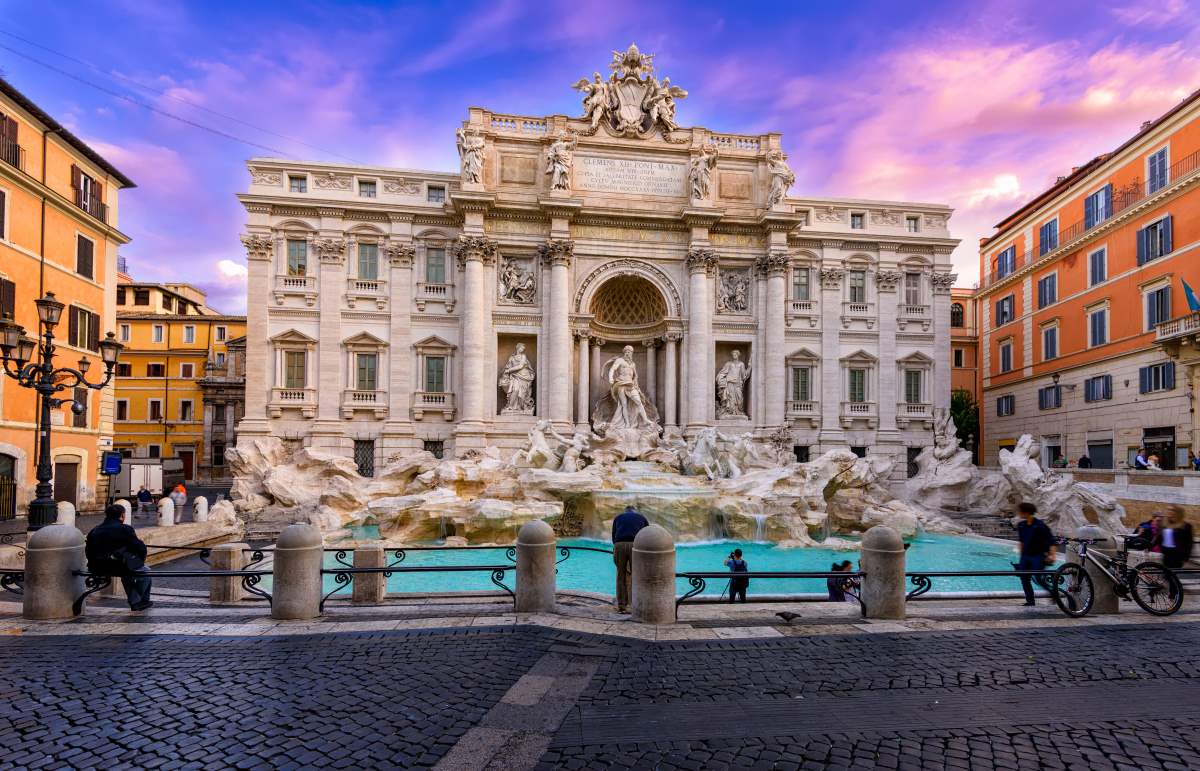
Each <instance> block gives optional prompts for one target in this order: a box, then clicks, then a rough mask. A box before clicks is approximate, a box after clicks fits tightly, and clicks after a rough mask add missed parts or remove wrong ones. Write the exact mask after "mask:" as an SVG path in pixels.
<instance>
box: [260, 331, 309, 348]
mask: <svg viewBox="0 0 1200 771" xmlns="http://www.w3.org/2000/svg"><path fill="white" fill-rule="evenodd" d="M270 342H272V343H274V344H275V345H309V346H312V345H316V344H317V341H316V339H315V338H312V337H309V336H308V335H306V334H304V333H303V332H297V331H296V330H294V329H289V330H287V331H285V332H280V333H279V334H277V335H275V336H274V337H272V338H271V339H270Z"/></svg>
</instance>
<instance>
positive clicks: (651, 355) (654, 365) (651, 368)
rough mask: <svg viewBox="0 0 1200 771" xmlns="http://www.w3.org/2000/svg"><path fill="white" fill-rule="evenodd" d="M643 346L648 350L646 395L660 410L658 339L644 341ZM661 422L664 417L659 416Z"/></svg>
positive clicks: (655, 407) (656, 408)
mask: <svg viewBox="0 0 1200 771" xmlns="http://www.w3.org/2000/svg"><path fill="white" fill-rule="evenodd" d="M642 345H643V346H644V347H645V348H646V386H645V389H644V390H645V391H646V395H647V396H649V397H650V403H651V404H653V405H654V409H655V410H656V411H657V410H658V338H656V337H652V338H650V339H649V340H643V341H642ZM659 419H660V421H661V419H662V416H661V415H659Z"/></svg>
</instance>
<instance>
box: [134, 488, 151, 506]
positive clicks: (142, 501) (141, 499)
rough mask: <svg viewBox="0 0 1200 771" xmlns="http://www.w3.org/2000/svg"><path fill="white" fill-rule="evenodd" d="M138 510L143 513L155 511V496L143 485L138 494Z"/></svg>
mask: <svg viewBox="0 0 1200 771" xmlns="http://www.w3.org/2000/svg"><path fill="white" fill-rule="evenodd" d="M137 502H138V509H139V510H141V511H154V496H153V495H151V494H150V491H149V490H147V489H146V486H145V485H142V487H141V489H139V490H138V494H137Z"/></svg>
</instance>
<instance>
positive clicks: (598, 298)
mask: <svg viewBox="0 0 1200 771" xmlns="http://www.w3.org/2000/svg"><path fill="white" fill-rule="evenodd" d="M591 312H592V317H593V318H594V319H595V321H596V323H597V324H599V325H600V326H603V327H609V328H615V329H620V328H634V329H637V330H642V329H645V328H646V327H652V326H654V325H656V324H660V323H662V321H663V320H664V319H665V318H666V316H667V303H666V301H665V300H664V299H663V296H662V293H660V292H659V291H658V288H657V287H656V286H654V284H652V283H650V282H649V281H648V280H647V279H645V278H642V277H641V276H614V277H613V278H610V279H609V280H608V281H605V282H604V283H603V284H601V285H600V288H599V289H597V290H596V295H595V297H593V298H592V307H591Z"/></svg>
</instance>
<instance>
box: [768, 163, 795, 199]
mask: <svg viewBox="0 0 1200 771" xmlns="http://www.w3.org/2000/svg"><path fill="white" fill-rule="evenodd" d="M767 171H769V172H770V174H771V192H770V194H769V195H768V196H767V207H768V208H770V207H772V206H775V205H776V204H779V203H783V199H784V198H785V197H786V196H787V192H788V188H790V187H791V186H792V185H793V184H794V183H795V182H796V174H795V172H793V171H792V167H791V166H788V164H787V156H786V155H784V153H783V151H782V150H771V151H770V152H768V153H767Z"/></svg>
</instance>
